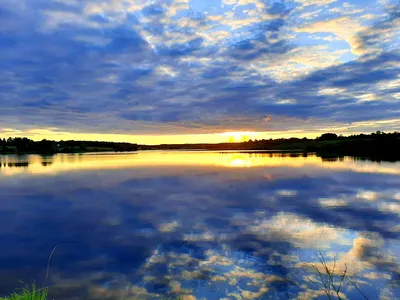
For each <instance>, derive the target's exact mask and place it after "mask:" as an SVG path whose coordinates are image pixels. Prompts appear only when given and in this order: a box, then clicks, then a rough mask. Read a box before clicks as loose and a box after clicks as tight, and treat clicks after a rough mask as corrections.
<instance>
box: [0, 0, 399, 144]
mask: <svg viewBox="0 0 400 300" xmlns="http://www.w3.org/2000/svg"><path fill="white" fill-rule="evenodd" d="M399 129H400V4H399V1H398V0H348V1H341V0H290V1H289V0H288V1H285V0H276V1H270V0H177V1H168V0H163V1H148V0H143V1H142V0H0V137H9V136H28V137H31V138H33V139H36V140H37V139H42V138H47V139H56V140H61V139H64V140H65V139H80V140H82V139H85V140H110V141H128V142H137V143H139V144H157V143H181V142H191V143H192V142H193V143H194V142H225V141H242V140H246V139H249V138H276V137H292V136H295V137H304V136H306V137H315V136H318V135H320V134H321V133H323V132H328V131H333V132H337V133H342V134H351V133H359V132H373V131H377V130H381V131H395V130H399Z"/></svg>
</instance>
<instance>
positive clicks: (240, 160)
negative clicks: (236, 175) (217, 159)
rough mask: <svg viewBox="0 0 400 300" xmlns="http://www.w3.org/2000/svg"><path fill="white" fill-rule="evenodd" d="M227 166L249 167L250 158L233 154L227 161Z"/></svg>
mask: <svg viewBox="0 0 400 300" xmlns="http://www.w3.org/2000/svg"><path fill="white" fill-rule="evenodd" d="M229 166H230V167H239V168H240V167H251V166H252V164H251V160H250V159H249V157H245V156H242V155H241V156H234V157H233V158H232V159H231V160H230V161H229Z"/></svg>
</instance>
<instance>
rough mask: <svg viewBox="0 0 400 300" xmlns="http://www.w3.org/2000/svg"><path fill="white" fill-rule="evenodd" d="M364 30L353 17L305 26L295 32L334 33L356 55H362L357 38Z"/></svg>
mask: <svg viewBox="0 0 400 300" xmlns="http://www.w3.org/2000/svg"><path fill="white" fill-rule="evenodd" d="M363 29H364V27H363V26H362V25H361V24H360V22H359V21H357V20H356V19H353V18H351V17H339V18H335V19H330V20H325V21H318V22H314V23H309V24H305V25H304V26H303V27H299V28H296V29H295V30H296V31H297V32H309V33H317V32H324V33H332V34H334V35H336V36H337V37H338V38H340V39H342V40H344V41H346V42H347V44H349V46H350V48H351V51H352V52H353V53H354V54H357V55H360V54H361V52H360V50H359V45H358V42H357V40H356V39H355V37H356V35H357V34H358V33H360V32H361V30H363Z"/></svg>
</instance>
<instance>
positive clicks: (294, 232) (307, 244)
mask: <svg viewBox="0 0 400 300" xmlns="http://www.w3.org/2000/svg"><path fill="white" fill-rule="evenodd" d="M45 160H46V161H47V162H49V163H48V164H43V163H42V162H43V158H40V157H37V156H28V157H22V158H21V157H20V158H17V157H12V156H8V157H2V158H1V161H2V168H1V169H0V172H1V173H0V174H1V175H0V176H1V180H0V190H1V199H2V205H1V206H0V215H1V218H0V225H1V226H0V228H1V229H0V238H1V240H2V241H3V245H6V247H5V248H4V249H3V251H2V253H1V254H0V263H1V265H2V266H3V268H2V269H1V271H0V276H1V278H5V280H3V281H2V282H1V283H0V290H1V292H7V291H9V290H11V289H12V288H13V287H15V285H16V284H17V281H18V280H24V281H25V282H29V281H30V280H32V278H35V279H36V280H37V281H38V280H40V278H38V276H40V275H41V274H42V273H43V272H44V269H45V267H46V263H47V256H48V254H49V253H50V251H51V249H52V248H53V247H54V245H56V244H57V245H58V248H57V252H56V254H55V256H54V261H53V264H52V268H51V272H50V273H51V278H50V280H51V283H52V285H53V288H52V296H53V297H54V298H55V299H72V298H73V297H74V296H76V297H77V298H76V299H80V298H82V297H83V298H85V299H119V298H121V297H125V298H128V299H130V298H132V299H133V298H134V299H136V298H141V299H142V298H143V299H158V298H159V297H160V295H167V296H177V295H181V296H185V297H186V299H201V298H207V299H220V298H223V297H226V298H228V299H235V298H236V299H268V297H270V298H274V299H288V298H289V299H302V298H303V299H312V298H313V297H314V298H316V297H317V296H318V295H319V294H320V291H318V289H317V288H316V287H315V286H313V285H312V284H311V283H310V282H309V281H308V280H307V278H308V277H310V276H313V275H315V271H313V270H312V269H310V264H312V263H317V260H316V257H315V254H316V253H317V251H321V253H322V254H323V255H324V256H325V257H326V258H327V260H328V261H331V260H332V257H333V256H334V255H335V256H337V258H338V270H340V269H341V268H342V267H343V265H344V263H345V262H347V263H348V264H349V273H350V274H351V275H352V276H354V278H356V279H357V282H359V284H360V287H361V288H362V289H363V290H364V291H365V292H366V293H368V295H370V298H371V299H376V298H379V297H380V296H382V295H394V296H396V295H397V296H399V285H398V280H399V278H400V267H399V266H400V261H399V257H400V255H399V254H400V253H399V249H400V247H399V246H400V244H399V238H400V230H399V226H398V224H399V221H400V210H399V205H400V202H399V197H398V195H399V193H400V189H399V186H400V176H399V173H400V171H399V170H400V168H399V167H400V164H399V163H380V164H379V163H374V162H368V161H354V160H352V159H351V158H345V159H343V160H342V161H340V160H338V161H333V162H323V161H322V159H321V158H318V157H315V156H308V157H302V156H298V157H291V156H290V155H282V154H272V153H265V154H260V153H214V152H147V153H142V152H140V153H138V154H120V155H111V154H102V155H56V156H54V157H53V158H52V159H51V160H50V159H49V158H46V159H45ZM18 161H19V162H21V161H26V162H28V163H27V165H24V167H16V166H13V165H10V166H8V163H10V162H14V163H16V162H18ZM50 162H51V163H50ZM4 164H5V165H4ZM236 166H240V167H241V168H236ZM243 167H244V168H243ZM317 266H318V265H317ZM343 293H345V294H346V295H347V296H348V298H350V299H358V297H360V299H361V296H360V295H359V294H358V293H357V291H356V290H354V289H351V288H350V287H346V288H344V289H343ZM382 297H383V296H382ZM184 299H185V298H184Z"/></svg>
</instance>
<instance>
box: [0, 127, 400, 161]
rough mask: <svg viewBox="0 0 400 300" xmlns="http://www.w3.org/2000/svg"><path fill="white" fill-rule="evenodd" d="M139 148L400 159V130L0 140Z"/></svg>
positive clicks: (13, 149) (48, 146) (6, 149)
mask: <svg viewBox="0 0 400 300" xmlns="http://www.w3.org/2000/svg"><path fill="white" fill-rule="evenodd" d="M137 150H213V151H224V150H237V151H257V150H259V151H263V150H272V151H292V152H303V153H309V152H313V153H317V155H318V156H321V157H326V158H329V157H341V156H356V157H361V158H362V157H368V158H372V159H375V160H378V161H379V160H389V161H390V160H398V159H399V158H400V133H399V132H393V133H385V132H380V131H377V132H375V133H371V134H358V135H350V136H342V135H337V134H335V133H324V134H322V135H321V136H319V137H318V138H316V139H308V138H289V139H261V140H249V141H246V142H240V143H219V144H162V145H155V146H149V145H137V144H131V143H115V142H93V141H58V142H57V141H50V140H42V141H33V140H30V139H28V138H8V139H0V154H12V153H15V154H28V153H36V154H54V153H83V152H102V151H115V152H120V151H137Z"/></svg>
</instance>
